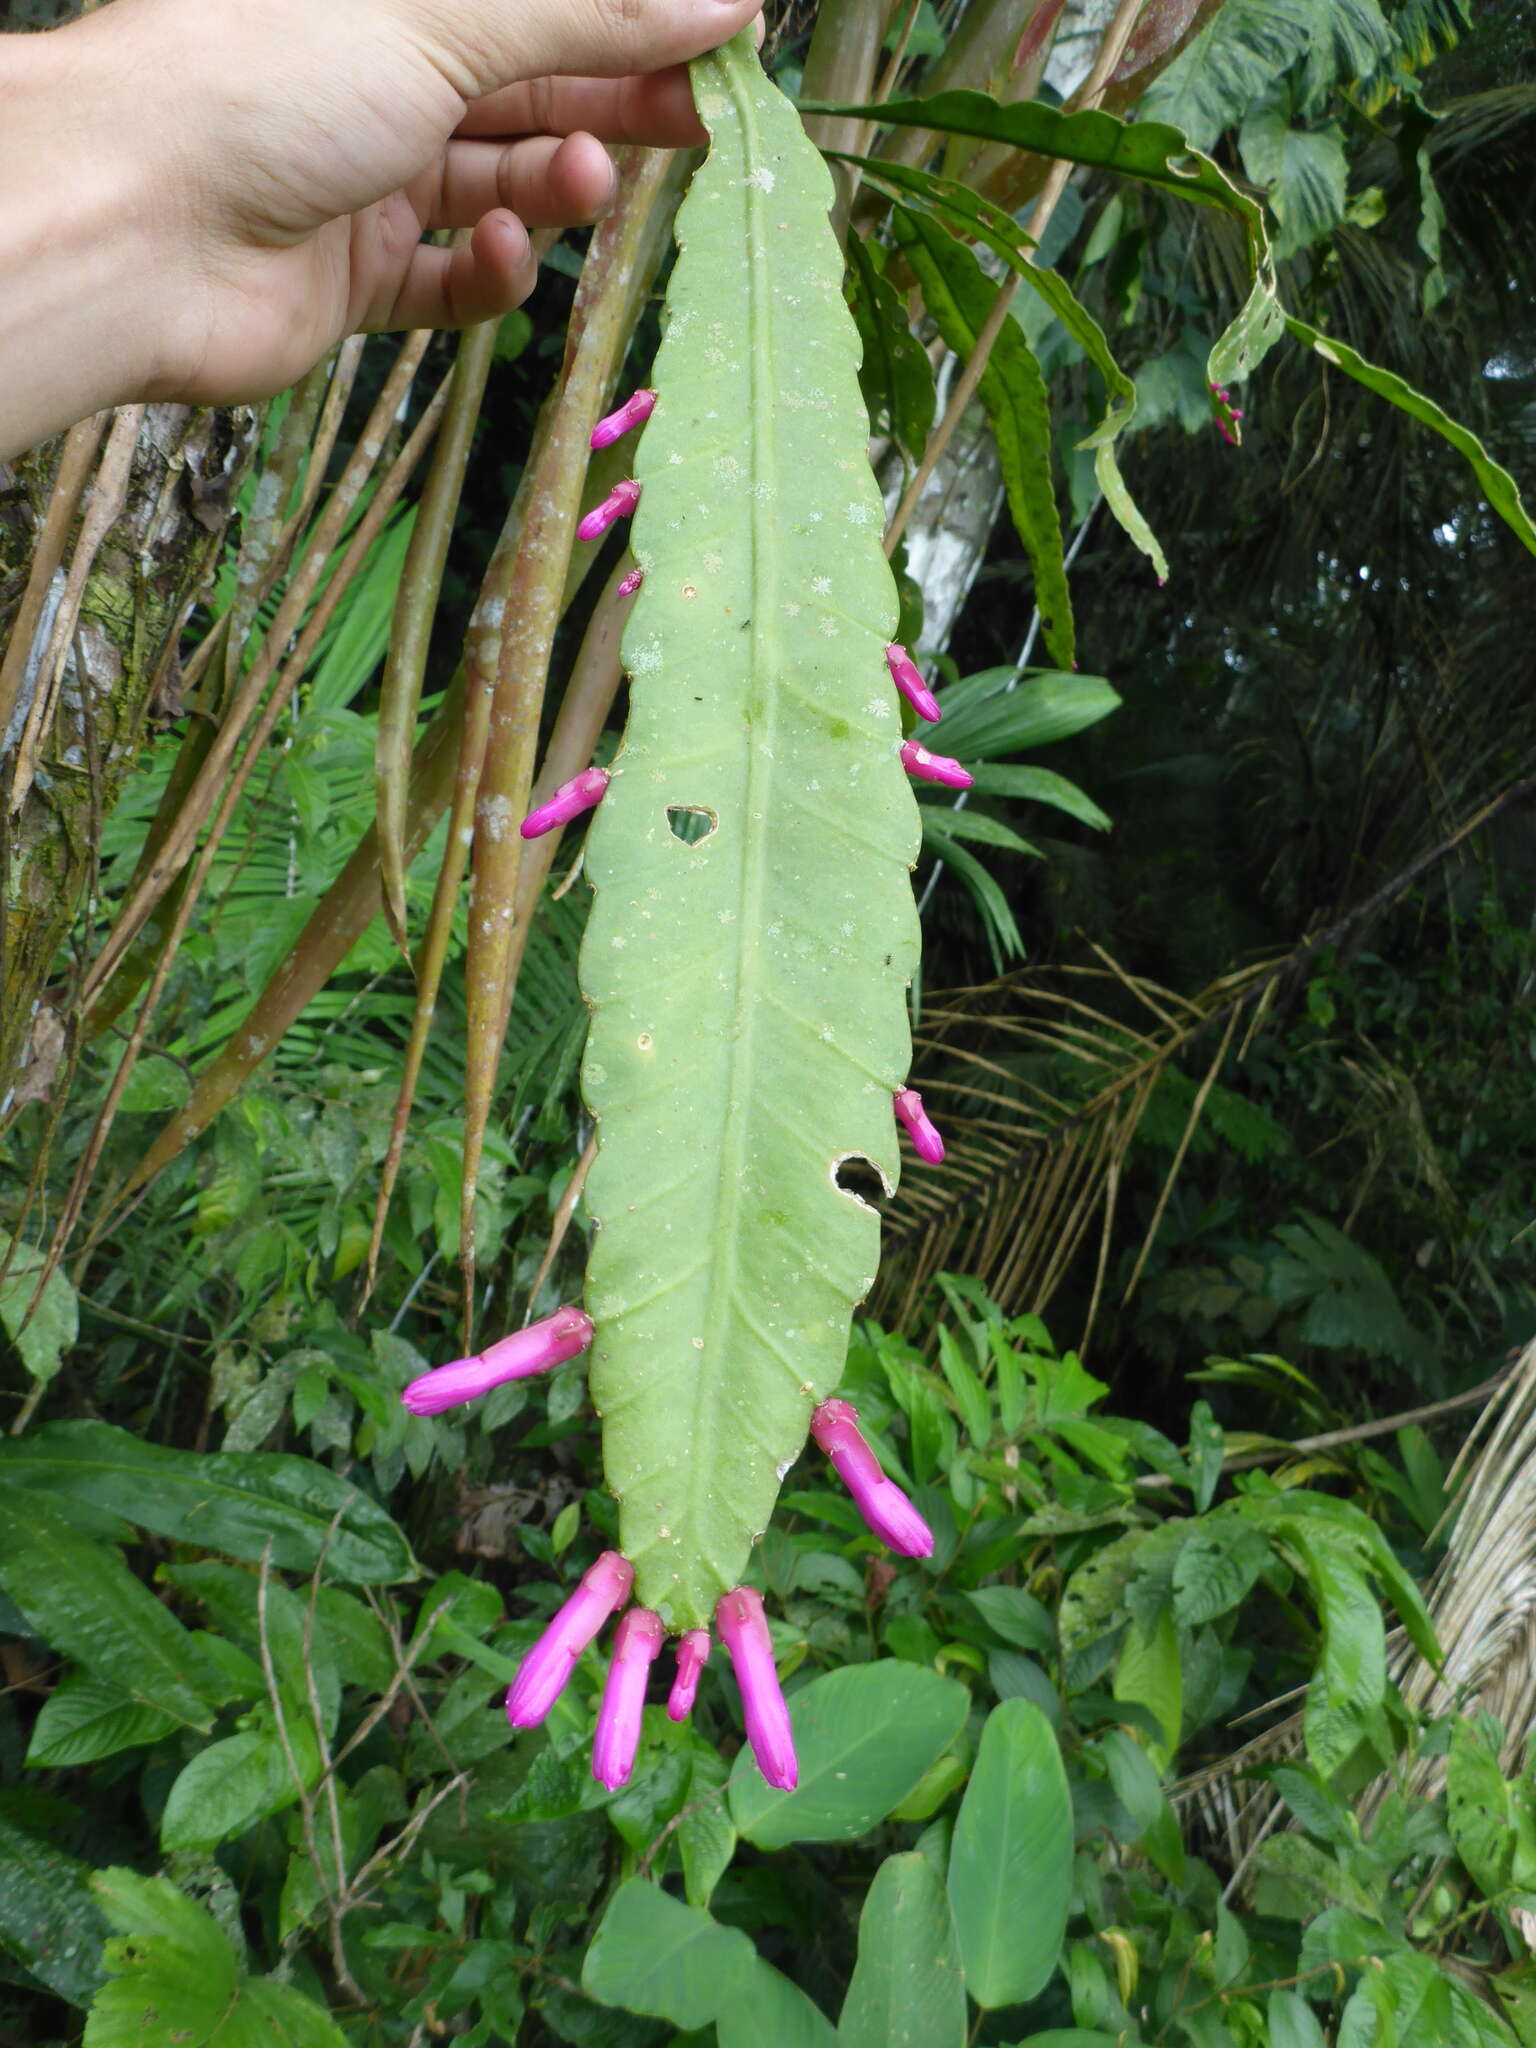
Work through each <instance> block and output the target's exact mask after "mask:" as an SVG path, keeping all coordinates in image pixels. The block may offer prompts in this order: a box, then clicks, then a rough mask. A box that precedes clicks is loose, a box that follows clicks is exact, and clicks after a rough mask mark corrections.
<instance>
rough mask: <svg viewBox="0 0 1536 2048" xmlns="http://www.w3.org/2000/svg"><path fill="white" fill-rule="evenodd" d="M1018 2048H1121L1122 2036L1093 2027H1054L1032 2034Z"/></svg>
mask: <svg viewBox="0 0 1536 2048" xmlns="http://www.w3.org/2000/svg"><path fill="white" fill-rule="evenodd" d="M1018 2048H1121V2036H1120V2035H1118V2034H1101V2033H1099V2032H1098V2031H1097V2030H1096V2029H1095V2028H1093V2027H1052V2028H1050V2029H1049V2031H1048V2032H1046V2033H1044V2034H1031V2035H1030V2036H1029V2037H1028V2039H1027V2040H1023V2041H1020V2042H1019V2044H1018Z"/></svg>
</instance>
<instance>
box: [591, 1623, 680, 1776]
mask: <svg viewBox="0 0 1536 2048" xmlns="http://www.w3.org/2000/svg"><path fill="white" fill-rule="evenodd" d="M665 1634H666V1631H665V1629H664V1628H663V1627H662V1625H661V1616H660V1615H659V1614H652V1612H651V1610H650V1609H649V1608H648V1607H631V1609H630V1610H629V1612H628V1614H626V1615H625V1617H624V1619H623V1620H622V1621H621V1622H620V1623H619V1630H618V1634H617V1635H616V1636H615V1637H614V1639H613V1662H612V1663H611V1664H610V1665H609V1666H608V1683H607V1684H606V1685H605V1686H604V1687H603V1704H602V1707H601V1708H600V1710H599V1712H598V1716H597V1735H596V1737H595V1738H594V1740H593V1743H592V1775H593V1777H594V1778H596V1780H597V1782H598V1783H599V1784H600V1785H606V1786H607V1787H608V1790H609V1791H610V1792H617V1791H618V1789H619V1787H620V1786H621V1785H627V1784H628V1783H629V1774H630V1772H631V1771H632V1770H633V1769H634V1767H635V1751H636V1750H637V1749H638V1748H639V1747H640V1716H641V1714H642V1713H643V1712H644V1710H645V1681H646V1679H647V1678H648V1676H649V1675H650V1669H651V1666H652V1664H653V1663H655V1661H656V1653H657V1651H658V1650H659V1649H660V1648H661V1645H662V1641H663V1638H664V1637H665Z"/></svg>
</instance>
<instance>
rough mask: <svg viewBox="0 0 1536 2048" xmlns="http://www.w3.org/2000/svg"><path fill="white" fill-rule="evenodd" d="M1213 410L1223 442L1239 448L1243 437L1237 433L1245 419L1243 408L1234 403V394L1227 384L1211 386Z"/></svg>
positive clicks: (1217, 429)
mask: <svg viewBox="0 0 1536 2048" xmlns="http://www.w3.org/2000/svg"><path fill="white" fill-rule="evenodd" d="M1211 410H1212V411H1213V413H1214V414H1215V416H1216V431H1217V432H1218V433H1219V434H1220V435H1221V438H1222V439H1223V441H1225V442H1227V443H1228V444H1229V445H1230V446H1231V447H1233V448H1236V447H1239V446H1240V445H1241V443H1242V438H1243V437H1242V435H1241V434H1240V433H1239V432H1238V431H1237V423H1238V421H1239V420H1240V419H1241V418H1242V417H1243V408H1242V407H1241V406H1240V405H1234V404H1233V403H1232V394H1231V392H1230V391H1229V390H1228V389H1227V387H1226V385H1225V384H1213V385H1212V386H1211Z"/></svg>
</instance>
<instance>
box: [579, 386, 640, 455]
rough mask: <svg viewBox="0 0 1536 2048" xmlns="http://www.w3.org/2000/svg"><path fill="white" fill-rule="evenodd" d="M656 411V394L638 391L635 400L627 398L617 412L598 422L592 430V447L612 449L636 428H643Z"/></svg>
mask: <svg viewBox="0 0 1536 2048" xmlns="http://www.w3.org/2000/svg"><path fill="white" fill-rule="evenodd" d="M655 410H656V394H655V392H654V391H637V392H636V393H635V395H634V396H633V398H626V399H625V401H624V403H623V404H622V405H621V406H620V407H619V408H618V410H617V411H616V412H611V413H609V415H608V417H607V418H606V419H601V420H599V421H598V423H597V425H596V426H595V427H594V428H593V429H592V446H593V447H594V448H611V447H612V446H613V444H614V442H615V441H622V440H623V438H624V436H625V435H626V434H628V433H630V432H632V431H633V430H634V428H636V427H643V426H644V425H645V423H646V421H647V420H648V419H649V418H650V416H651V414H652V413H653V412H654V411H655Z"/></svg>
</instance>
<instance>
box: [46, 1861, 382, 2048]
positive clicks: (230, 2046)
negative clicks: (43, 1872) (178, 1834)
mask: <svg viewBox="0 0 1536 2048" xmlns="http://www.w3.org/2000/svg"><path fill="white" fill-rule="evenodd" d="M92 1889H93V1890H94V1891H95V1893H96V1896H97V1898H98V1899H99V1901H100V1902H101V1905H102V1908H103V1909H104V1911H105V1912H106V1914H107V1917H108V1919H109V1920H110V1921H111V1922H112V1924H113V1926H114V1927H116V1928H117V1929H118V1930H119V1936H120V1938H119V1939H118V1940H116V1941H110V1942H108V1943H107V1947H106V1954H105V1962H106V1966H107V1968H108V1969H109V1970H111V1971H113V1972H114V1973H115V1974H114V1977H113V1981H112V1982H111V1983H109V1984H104V1985H103V1986H102V1988H101V1990H100V1991H98V1992H97V1994H96V1997H95V1999H94V2000H93V2002H92V2005H91V2010H90V2013H89V2015H88V2017H87V2019H86V2023H85V2040H84V2044H83V2048H189V2044H191V2043H196V2044H197V2048H346V2044H345V2042H344V2040H343V2038H342V2035H341V2032H340V2030H339V2028H338V2027H337V2026H336V2024H335V2022H334V2021H333V2020H331V2019H330V2017H329V2016H328V2015H327V2014H326V2013H324V2012H322V2011H321V2009H320V2007H319V2006H318V2005H316V2004H314V2002H313V2001H312V2000H310V1999H308V1998H306V1997H304V1995H303V1993H302V1992H298V1991H295V1990H293V1989H292V1988H291V1987H290V1986H288V1985H286V1984H279V1983H277V1982H275V1980H274V1979H272V1978H270V1977H247V1976H245V1975H244V1973H243V1972H242V1971H241V1968H240V1964H239V1961H238V1959H237V1958H236V1955H235V1952H234V1950H233V1949H232V1948H231V1947H230V1945H229V1942H228V1940H227V1939H226V1938H225V1936H224V1934H223V1932H222V1930H221V1929H220V1928H219V1926H218V1924H217V1922H216V1921H215V1920H214V1918H213V1916H212V1915H211V1914H210V1913H207V1912H205V1911H204V1910H203V1908H202V1907H201V1906H198V1905H194V1904H193V1902H192V1900H191V1899H189V1898H187V1897H185V1896H184V1895H183V1894H182V1893H181V1892H179V1891H178V1890H177V1889H176V1887H175V1885H173V1884H172V1883H171V1882H170V1881H169V1879H167V1878H163V1877H140V1876H138V1875H137V1873H136V1872H134V1871H131V1870H117V1869H114V1870H104V1871H101V1872H99V1873H98V1874H97V1876H96V1877H95V1878H94V1879H93V1880H92Z"/></svg>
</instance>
